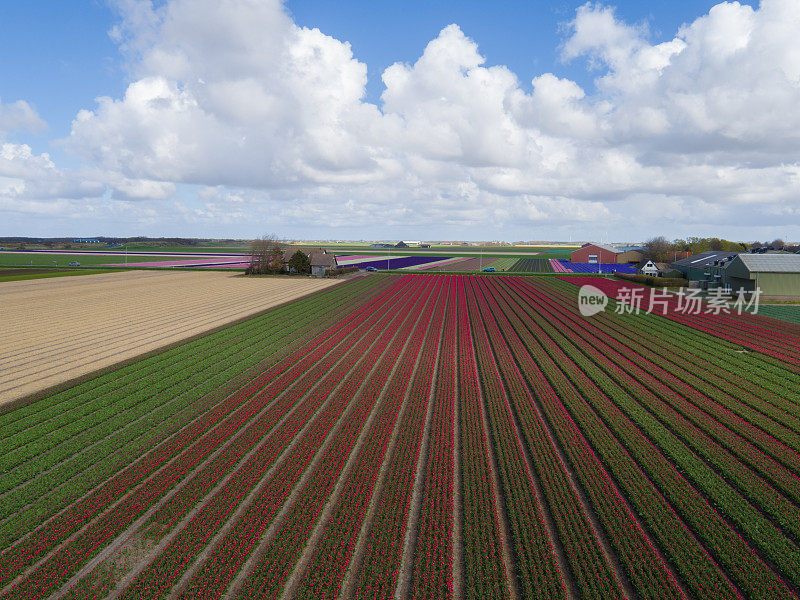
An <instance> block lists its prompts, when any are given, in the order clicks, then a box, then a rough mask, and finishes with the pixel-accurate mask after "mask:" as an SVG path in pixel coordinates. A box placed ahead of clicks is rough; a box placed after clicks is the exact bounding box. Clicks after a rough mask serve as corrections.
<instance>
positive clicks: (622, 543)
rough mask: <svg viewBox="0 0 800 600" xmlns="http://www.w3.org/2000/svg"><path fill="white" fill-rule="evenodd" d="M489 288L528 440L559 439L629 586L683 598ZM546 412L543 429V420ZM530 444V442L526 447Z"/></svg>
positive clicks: (512, 316) (521, 331) (513, 318)
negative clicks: (523, 385) (523, 388)
mask: <svg viewBox="0 0 800 600" xmlns="http://www.w3.org/2000/svg"><path fill="white" fill-rule="evenodd" d="M493 284H494V285H493V286H492V288H493V289H492V290H491V294H487V298H489V300H490V302H493V303H494V299H497V301H498V302H499V303H500V304H499V305H498V304H497V303H494V310H493V311H492V314H495V315H497V316H498V318H499V319H500V324H501V328H502V329H503V332H504V334H505V337H506V339H507V340H508V343H509V347H510V349H511V350H512V352H513V354H514V357H515V359H516V360H517V362H518V364H519V368H520V370H521V371H522V372H523V373H524V375H525V378H526V379H527V381H528V384H529V385H530V386H531V389H533V390H535V391H536V400H534V399H533V398H532V397H530V396H529V395H526V394H520V395H515V396H514V397H513V400H514V404H515V406H516V409H517V412H518V414H519V417H520V423H521V425H522V427H523V430H524V432H525V433H526V435H527V436H528V437H529V438H530V437H531V435H532V433H533V432H535V431H536V430H539V429H541V430H542V433H541V434H540V435H542V436H543V437H544V436H546V437H547V438H549V440H550V443H552V444H553V445H555V444H557V443H558V441H557V440H558V438H561V449H562V452H563V454H564V457H565V458H564V460H565V461H567V460H570V459H571V460H570V462H571V464H572V468H573V472H574V474H575V477H576V478H577V480H578V481H577V482H576V485H582V486H583V489H584V490H585V492H586V495H587V499H588V500H587V501H590V502H591V503H592V504H593V506H594V509H595V511H596V514H597V517H598V520H599V522H600V524H601V525H604V529H605V531H606V532H607V533H608V537H609V541H610V542H611V543H612V545H613V546H614V547H615V549H616V551H617V558H618V560H619V563H620V566H621V567H622V568H624V569H625V571H626V573H627V576H628V577H629V578H630V581H631V583H632V585H633V586H634V587H635V588H636V589H637V590H638V591H639V593H640V594H641V595H642V596H643V597H648V598H680V597H683V596H685V594H684V593H683V591H682V589H681V588H680V587H679V586H678V583H677V581H676V580H675V578H674V576H673V575H672V573H671V572H670V571H669V569H668V568H667V565H666V563H665V562H664V560H663V559H662V557H661V555H660V554H658V552H657V551H656V550H655V547H654V546H653V544H652V542H651V541H650V540H649V539H648V537H647V535H646V534H645V532H644V530H643V529H642V527H641V526H640V525H639V523H638V521H637V520H636V519H635V518H634V516H633V514H632V513H631V511H630V509H629V508H628V506H627V505H626V504H625V502H624V501H623V500H622V497H621V495H620V493H619V491H618V490H617V488H616V486H615V485H614V483H613V482H612V481H611V479H610V477H609V476H608V474H607V472H606V471H605V469H604V468H603V467H602V465H601V464H600V462H599V461H598V459H597V457H596V455H595V454H594V453H593V452H592V450H591V448H590V447H589V445H588V443H587V441H586V440H585V438H584V437H583V436H582V435H581V433H580V430H579V429H578V428H577V427H576V425H575V423H574V421H572V419H571V418H570V417H569V416H568V414H567V413H566V411H565V410H564V407H563V405H562V404H561V402H560V400H559V396H558V395H557V393H556V391H555V390H554V389H553V388H552V387H551V385H550V382H549V381H548V379H547V378H546V377H545V372H543V371H542V370H541V369H540V366H541V367H543V368H544V369H545V370H546V371H547V372H548V375H553V374H554V370H555V369H554V368H555V363H552V361H550V360H549V357H547V355H546V354H544V353H543V352H541V347H540V346H538V345H537V346H528V347H527V348H526V345H525V344H524V342H523V338H524V336H525V332H526V328H525V327H524V325H523V324H522V322H521V321H520V319H519V315H517V314H516V313H515V312H513V310H511V307H510V306H509V304H508V299H507V298H505V297H504V296H503V295H502V294H501V293H499V292H500V290H499V289H498V288H499V285H497V283H496V282H493ZM520 336H523V337H522V338H521V337H520ZM529 348H533V350H534V354H535V355H536V360H534V357H533V356H532V355H531V354H529V352H528V349H529ZM537 363H538V364H537ZM568 389H569V388H568ZM564 391H566V390H562V393H563V392H564ZM569 391H573V390H571V389H570V390H569ZM539 403H540V404H539ZM539 406H541V409H540V408H539ZM548 409H549V410H548ZM548 412H549V417H550V426H549V427H548V426H547V423H546V421H545V419H544V418H543V416H544V414H547V413H548ZM531 446H534V444H533V443H531ZM617 568H619V567H617ZM629 595H630V594H629Z"/></svg>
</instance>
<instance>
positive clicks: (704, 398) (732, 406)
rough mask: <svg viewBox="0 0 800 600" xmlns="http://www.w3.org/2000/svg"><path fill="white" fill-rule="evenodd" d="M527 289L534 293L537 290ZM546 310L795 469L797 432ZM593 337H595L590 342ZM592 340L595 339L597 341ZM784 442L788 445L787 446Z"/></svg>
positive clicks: (658, 388)
mask: <svg viewBox="0 0 800 600" xmlns="http://www.w3.org/2000/svg"><path fill="white" fill-rule="evenodd" d="M531 293H533V294H537V293H538V292H531ZM550 314H552V315H553V316H554V318H555V319H557V320H561V322H562V323H565V324H566V326H567V327H569V328H571V329H572V330H574V331H575V332H576V334H577V335H578V336H579V337H581V338H583V339H586V340H588V341H589V342H590V343H594V345H595V347H599V345H598V344H602V345H603V347H604V348H607V349H609V350H608V352H607V353H606V352H605V351H604V352H603V353H604V354H608V355H609V356H612V355H613V357H614V360H615V362H616V363H617V364H619V365H621V366H622V368H624V369H625V370H626V371H627V372H629V373H632V374H633V375H634V377H635V378H636V379H637V380H641V381H645V382H648V383H647V385H648V388H650V389H651V390H653V392H655V393H659V394H661V395H662V396H663V397H665V398H676V397H678V396H677V395H676V394H677V393H678V391H679V392H681V393H683V394H684V395H685V396H690V397H693V398H694V399H695V402H699V403H700V404H702V405H703V406H704V407H706V410H708V411H710V412H711V414H713V415H714V417H715V418H717V419H719V420H720V421H721V422H723V423H725V424H726V425H727V426H728V427H730V428H731V429H733V430H737V431H741V432H744V433H745V434H746V435H747V437H748V438H750V439H751V440H752V441H753V442H754V443H755V444H757V445H758V446H759V447H760V448H761V449H762V450H763V451H765V452H767V453H768V454H770V455H772V456H774V457H775V458H776V459H778V460H780V461H781V462H783V464H784V465H786V466H788V467H794V469H798V466H797V465H798V463H800V453H798V452H797V451H796V450H795V449H794V448H796V447H797V445H798V443H800V434H797V433H796V432H793V431H792V430H790V429H789V428H788V427H786V426H784V425H783V424H782V423H779V422H777V421H776V420H775V419H773V418H771V417H770V416H768V415H766V414H764V413H763V412H760V411H758V410H755V409H753V408H752V407H751V406H749V405H747V404H746V403H743V402H741V401H740V400H738V399H736V398H733V397H731V396H730V395H729V394H727V393H726V392H723V391H721V390H718V389H717V388H715V387H713V386H710V385H708V384H706V385H703V384H702V383H700V382H697V383H698V385H697V386H694V387H693V386H691V385H689V384H688V383H686V382H685V381H683V380H681V379H678V378H677V377H676V376H675V375H673V374H672V373H669V372H667V371H665V370H664V369H663V368H661V367H660V366H659V365H658V364H655V363H654V362H653V361H650V366H649V371H644V370H643V369H642V368H641V367H640V366H639V365H637V364H635V363H634V362H633V361H631V360H629V359H628V358H627V357H626V356H625V355H624V353H625V352H628V350H626V347H625V346H624V345H623V344H622V343H621V342H620V341H619V340H618V339H616V338H614V337H613V336H610V335H607V334H604V333H600V334H599V335H597V336H596V335H594V333H593V332H594V326H593V325H592V324H587V325H586V326H581V323H580V321H579V319H580V317H577V316H576V317H574V319H571V320H570V319H567V318H566V317H565V316H564V315H563V314H562V312H561V311H558V310H553V312H551V313H550ZM593 340H595V341H594V342H593ZM596 340H599V342H597V341H596ZM612 347H613V349H612ZM637 351H638V352H640V353H641V354H642V356H643V357H644V358H647V357H648V356H652V353H650V352H649V351H647V350H646V349H644V348H641V349H640V350H637ZM654 360H658V359H654ZM675 370H676V372H680V371H677V369H675ZM651 373H655V374H658V375H659V379H655V378H654V377H653V375H651ZM685 376H686V378H687V379H690V380H694V376H692V375H691V374H689V373H685ZM662 381H663V383H662ZM667 383H668V384H669V388H668V387H667V385H666V384H667ZM790 418H791V417H790V416H789V415H784V420H790ZM777 440H780V441H781V442H783V444H781V443H779V442H778V441H777ZM784 444H785V445H784ZM787 446H791V448H789V447H787Z"/></svg>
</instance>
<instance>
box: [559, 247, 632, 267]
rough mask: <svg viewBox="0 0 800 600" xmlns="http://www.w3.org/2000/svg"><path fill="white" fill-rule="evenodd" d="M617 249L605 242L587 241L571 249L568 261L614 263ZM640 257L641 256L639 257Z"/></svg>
mask: <svg viewBox="0 0 800 600" xmlns="http://www.w3.org/2000/svg"><path fill="white" fill-rule="evenodd" d="M618 254H619V252H617V249H616V248H614V247H613V246H607V245H606V244H594V243H587V244H584V245H583V246H581V247H580V248H578V249H577V250H573V251H572V253H571V254H570V261H572V262H574V263H591V264H597V263H616V262H617V255H618ZM640 258H641V257H640Z"/></svg>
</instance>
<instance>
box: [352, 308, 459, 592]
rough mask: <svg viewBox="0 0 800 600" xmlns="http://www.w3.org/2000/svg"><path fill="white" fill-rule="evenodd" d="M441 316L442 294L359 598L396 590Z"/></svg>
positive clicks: (371, 534) (358, 575) (370, 540)
mask: <svg viewBox="0 0 800 600" xmlns="http://www.w3.org/2000/svg"><path fill="white" fill-rule="evenodd" d="M443 316H444V297H443V295H442V294H441V293H440V294H439V295H438V297H437V304H436V307H435V308H434V315H433V318H432V321H431V325H430V329H429V331H428V334H427V336H426V338H425V341H424V342H423V345H422V352H421V354H420V357H419V359H418V361H419V362H418V365H417V368H416V370H415V372H414V377H413V379H412V380H411V390H410V394H409V397H408V402H410V406H409V409H408V411H407V412H406V415H405V418H404V421H403V422H402V424H401V430H400V435H399V437H398V440H397V442H396V444H395V449H396V450H395V452H394V454H393V455H392V458H391V460H390V463H389V466H388V468H387V473H386V478H385V482H384V485H383V489H381V490H377V491H376V493H377V494H378V502H377V508H376V511H375V515H374V517H373V521H372V523H371V524H370V526H369V529H368V531H367V533H366V542H365V544H364V545H365V552H364V556H363V557H362V560H361V564H360V565H358V566H357V567H356V572H355V573H354V575H353V577H354V579H355V582H356V583H355V586H354V587H355V590H354V597H355V598H359V599H361V598H365V599H366V598H371V599H375V600H383V599H385V598H390V597H393V596H394V593H395V590H396V588H397V585H398V578H399V572H400V566H401V564H402V558H403V549H404V540H405V535H406V532H407V528H408V518H409V512H410V509H411V501H412V495H413V490H414V480H415V476H416V470H417V465H418V463H419V460H420V458H421V456H420V454H421V450H422V444H423V435H424V429H425V420H426V415H427V413H428V410H429V397H430V389H431V385H432V379H433V373H434V370H435V366H436V361H437V352H438V348H439V341H440V338H441V335H442V331H443Z"/></svg>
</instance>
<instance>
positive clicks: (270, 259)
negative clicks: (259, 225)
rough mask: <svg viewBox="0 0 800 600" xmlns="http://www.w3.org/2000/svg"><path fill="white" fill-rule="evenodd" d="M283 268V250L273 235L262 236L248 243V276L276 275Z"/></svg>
mask: <svg viewBox="0 0 800 600" xmlns="http://www.w3.org/2000/svg"><path fill="white" fill-rule="evenodd" d="M282 268H283V250H282V249H281V246H280V244H279V243H278V240H277V239H276V238H275V236H274V235H264V236H261V237H260V238H259V239H256V240H253V241H252V242H251V243H250V266H249V267H248V268H247V271H246V272H247V274H248V275H264V274H266V273H277V272H279V271H280V270H281V269H282Z"/></svg>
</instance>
